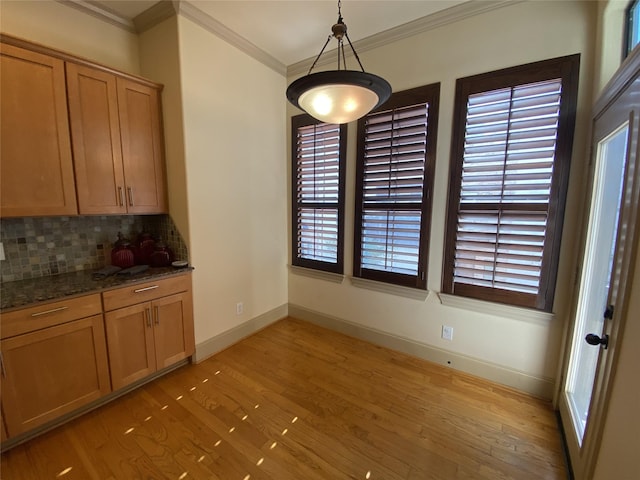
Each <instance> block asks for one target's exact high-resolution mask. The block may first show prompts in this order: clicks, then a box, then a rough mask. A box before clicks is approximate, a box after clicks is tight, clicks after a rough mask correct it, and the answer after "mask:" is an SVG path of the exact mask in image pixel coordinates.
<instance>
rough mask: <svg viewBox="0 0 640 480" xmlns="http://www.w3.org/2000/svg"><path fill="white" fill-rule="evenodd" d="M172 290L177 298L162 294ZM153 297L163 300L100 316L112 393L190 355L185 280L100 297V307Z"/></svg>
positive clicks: (189, 300) (192, 344) (190, 309)
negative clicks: (107, 352) (103, 322)
mask: <svg viewBox="0 0 640 480" xmlns="http://www.w3.org/2000/svg"><path fill="white" fill-rule="evenodd" d="M162 282H165V283H162ZM180 290H184V291H180ZM172 291H178V293H173V294H167V293H171V292H172ZM154 292H157V293H156V295H164V296H159V297H158V298H154V299H153V300H150V301H144V302H141V303H135V304H133V305H129V306H126V307H122V308H117V309H115V310H112V311H108V312H106V313H105V325H106V331H107V345H108V348H109V366H110V369H111V381H112V383H113V388H114V390H115V389H119V388H122V387H124V386H126V385H129V384H131V383H133V382H135V381H137V380H140V379H141V378H144V377H146V376H148V375H150V374H152V373H154V372H156V371H157V370H161V369H163V368H165V367H168V366H170V365H172V364H174V363H176V362H178V361H180V360H183V359H185V358H187V357H190V356H191V355H193V352H194V350H195V341H194V335H193V302H192V298H191V289H190V280H189V278H188V277H184V278H183V279H181V280H180V281H176V280H165V281H160V282H155V283H153V282H152V283H150V284H148V285H147V284H145V285H141V286H139V288H135V289H132V288H124V289H119V290H114V291H110V292H105V294H103V295H104V296H105V297H106V298H105V301H104V303H105V305H118V304H120V303H125V304H126V303H130V302H132V301H135V298H136V297H135V295H136V294H140V295H141V297H140V298H142V299H147V298H148V297H149V296H150V295H153V294H154ZM107 308H108V307H107Z"/></svg>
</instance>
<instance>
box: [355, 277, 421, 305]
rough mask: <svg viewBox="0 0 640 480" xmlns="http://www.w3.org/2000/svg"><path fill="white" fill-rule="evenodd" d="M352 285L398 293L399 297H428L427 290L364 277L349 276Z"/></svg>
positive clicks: (392, 293) (415, 298)
mask: <svg viewBox="0 0 640 480" xmlns="http://www.w3.org/2000/svg"><path fill="white" fill-rule="evenodd" d="M349 278H350V279H351V284H352V285H353V286H354V287H358V288H366V289H368V290H375V291H377V292H383V293H388V294H391V295H398V296H401V297H406V298H412V299H414V300H426V299H427V297H429V293H430V292H429V290H420V289H417V288H411V287H403V286H401V285H393V284H391V283H385V282H376V281H374V280H369V279H366V278H359V277H349Z"/></svg>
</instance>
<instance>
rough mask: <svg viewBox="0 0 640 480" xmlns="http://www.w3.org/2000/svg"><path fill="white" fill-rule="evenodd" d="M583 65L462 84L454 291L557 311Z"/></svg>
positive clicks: (535, 68)
mask: <svg viewBox="0 0 640 480" xmlns="http://www.w3.org/2000/svg"><path fill="white" fill-rule="evenodd" d="M577 66H578V57H577V56H573V57H562V58H559V59H554V60H550V61H543V62H538V64H530V65H526V66H522V67H514V69H511V70H515V71H517V72H518V74H517V75H516V74H515V73H513V72H509V69H507V70H505V71H501V72H498V74H497V75H496V78H498V79H499V78H500V74H503V75H504V77H505V79H506V81H513V79H514V78H521V79H524V80H525V81H521V83H519V84H516V85H508V86H504V87H502V86H501V87H500V88H495V89H487V90H480V91H479V89H476V88H475V87H474V86H473V85H474V84H473V81H474V80H475V77H469V79H462V80H459V81H458V82H459V85H458V90H459V91H461V87H462V88H467V89H469V90H471V93H469V94H468V95H466V96H462V97H458V98H456V109H457V110H458V112H459V111H460V109H461V108H462V111H461V113H462V115H460V113H457V115H458V116H457V117H456V118H457V122H464V123H458V124H457V125H459V126H458V128H460V127H463V129H462V131H460V130H458V131H454V138H453V140H452V141H453V144H454V150H453V151H454V161H456V162H459V163H458V164H457V165H454V168H453V171H452V184H453V187H452V192H451V193H450V195H452V196H451V197H450V199H449V210H450V211H449V222H448V227H447V228H448V231H447V247H446V248H447V249H446V252H445V270H444V275H443V291H444V292H445V293H455V294H460V295H463V296H471V297H474V298H480V299H485V300H492V301H500V302H502V303H509V304H514V305H521V306H528V307H535V308H539V309H545V310H549V309H550V308H551V305H552V298H553V291H554V288H555V275H556V272H557V258H558V252H559V243H560V242H559V239H560V235H561V228H562V213H563V210H564V198H565V196H566V185H567V179H568V167H569V161H570V154H571V144H572V135H573V122H574V120H575V97H576V91H577V73H576V72H577ZM574 68H575V70H573V69H574ZM553 71H555V72H556V73H555V75H554V74H553V73H552V72H553ZM572 72H573V74H572ZM552 75H553V76H552ZM572 75H575V77H573V76H572ZM527 76H528V77H529V78H535V79H536V80H535V81H530V82H526V79H527ZM545 76H546V78H545ZM477 77H481V79H478V80H475V81H477V82H478V84H479V85H481V84H482V82H484V83H485V84H490V83H491V82H493V84H494V85H495V84H498V83H500V81H498V80H495V81H494V80H493V79H491V78H490V74H485V75H482V76H477ZM570 80H571V81H570ZM460 82H463V83H462V84H460ZM464 82H468V83H466V84H465V83H464ZM504 83H506V82H504ZM567 98H568V99H567ZM462 102H464V103H462ZM456 182H459V183H456ZM452 227H453V231H451V229H452Z"/></svg>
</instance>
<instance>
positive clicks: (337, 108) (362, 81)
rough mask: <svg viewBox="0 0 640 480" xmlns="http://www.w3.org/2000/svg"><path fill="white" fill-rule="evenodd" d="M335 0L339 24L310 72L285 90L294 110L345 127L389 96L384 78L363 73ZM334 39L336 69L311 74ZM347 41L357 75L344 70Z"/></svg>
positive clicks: (389, 88)
mask: <svg viewBox="0 0 640 480" xmlns="http://www.w3.org/2000/svg"><path fill="white" fill-rule="evenodd" d="M340 10H341V0H338V21H337V22H336V23H335V24H334V25H333V26H332V27H331V35H329V37H328V38H327V41H326V42H325V44H324V46H323V47H322V50H320V53H319V54H318V56H317V57H316V59H315V60H314V62H313V64H312V65H311V68H310V69H309V72H308V73H307V75H305V76H304V77H301V78H299V79H297V80H295V81H294V82H293V83H291V85H289V88H287V99H288V100H289V101H290V102H291V103H292V104H293V105H295V106H296V107H298V108H300V109H302V110H304V111H306V112H307V113H309V114H310V115H311V116H312V117H314V118H317V119H318V120H320V121H322V122H325V123H348V122H352V121H354V120H357V119H358V118H361V117H363V116H365V115H366V114H367V113H369V112H370V111H371V110H373V109H375V108H377V107H379V106H380V105H382V104H383V103H384V102H386V101H387V99H388V98H389V97H390V96H391V85H389V82H387V81H386V80H385V79H384V78H382V77H379V76H377V75H374V74H372V73H367V72H365V71H364V68H363V66H362V62H360V58H359V57H358V53H357V52H356V50H355V48H353V45H352V43H351V40H350V39H349V35H348V34H347V26H346V25H345V23H344V20H343V18H342V13H341V11H340ZM332 38H335V39H336V40H337V41H338V49H337V51H338V69H337V70H329V71H324V72H318V73H311V71H312V70H313V67H315V66H316V63H318V60H319V59H320V57H321V56H322V54H323V53H324V50H325V48H327V45H328V44H329V42H330V41H331V39H332ZM345 38H346V39H347V42H348V43H349V47H351V51H352V52H353V55H354V57H355V58H356V60H357V61H358V65H360V71H357V70H347V62H346V58H345V53H344V39H345Z"/></svg>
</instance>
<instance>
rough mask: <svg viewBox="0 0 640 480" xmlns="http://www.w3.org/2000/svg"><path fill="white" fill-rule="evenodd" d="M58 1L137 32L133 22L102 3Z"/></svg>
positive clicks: (124, 28) (74, 0)
mask: <svg viewBox="0 0 640 480" xmlns="http://www.w3.org/2000/svg"><path fill="white" fill-rule="evenodd" d="M56 1H57V2H58V3H61V4H63V5H66V6H67V7H71V8H75V9H76V10H79V11H81V12H83V13H86V14H87V15H91V16H92V17H95V18H97V19H99V20H102V21H103V22H106V23H109V24H111V25H115V26H116V27H119V28H122V29H123V30H126V31H127V32H130V33H138V32H137V30H136V26H135V25H134V23H133V22H132V21H131V20H129V19H128V18H125V17H123V16H121V15H119V14H117V13H116V12H114V11H113V10H110V9H108V8H105V7H104V6H102V5H98V4H95V3H94V2H92V1H91V0H56Z"/></svg>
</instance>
